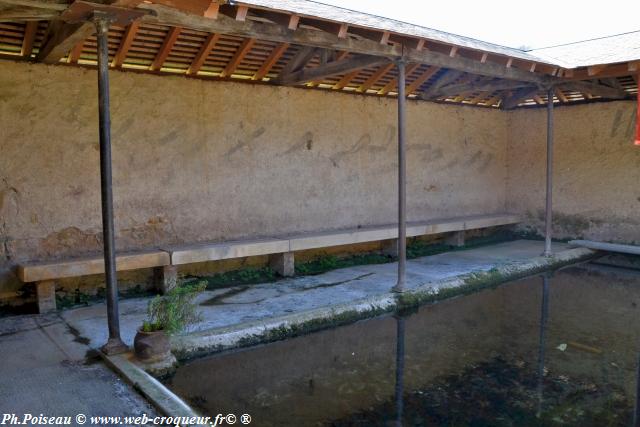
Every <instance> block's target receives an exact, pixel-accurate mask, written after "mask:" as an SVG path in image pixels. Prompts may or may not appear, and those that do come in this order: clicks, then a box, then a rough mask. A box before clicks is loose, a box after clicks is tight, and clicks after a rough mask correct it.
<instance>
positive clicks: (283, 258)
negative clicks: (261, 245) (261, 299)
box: [269, 252, 296, 277]
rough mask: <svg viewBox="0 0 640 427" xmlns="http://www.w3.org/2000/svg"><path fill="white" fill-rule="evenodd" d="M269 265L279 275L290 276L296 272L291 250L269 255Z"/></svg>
mask: <svg viewBox="0 0 640 427" xmlns="http://www.w3.org/2000/svg"><path fill="white" fill-rule="evenodd" d="M269 267H271V269H272V270H273V271H275V272H276V273H278V274H279V275H280V276H283V277H292V276H294V275H295V274H296V268H295V259H294V256H293V252H285V253H282V254H273V255H270V256H269Z"/></svg>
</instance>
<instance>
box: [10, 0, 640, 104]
mask: <svg viewBox="0 0 640 427" xmlns="http://www.w3.org/2000/svg"><path fill="white" fill-rule="evenodd" d="M115 1H116V2H118V1H119V2H121V3H122V2H124V4H126V6H127V7H135V6H139V7H141V8H144V9H145V10H153V11H154V12H155V11H156V9H153V8H155V7H157V8H160V9H157V10H159V11H160V12H162V13H160V14H158V15H157V16H156V17H153V18H151V19H146V17H145V18H143V19H140V20H138V21H135V22H133V23H132V24H129V25H125V26H121V25H112V26H111V28H110V31H109V55H110V60H111V65H112V67H113V68H116V69H123V70H139V71H144V72H150V73H157V74H182V75H188V76H190V77H194V78H205V79H216V80H220V79H225V80H233V81H250V82H254V83H259V82H261V83H271V84H273V83H275V84H291V85H298V86H301V87H306V88H316V89H325V90H332V91H344V92H352V93H362V94H370V95H378V96H395V95H397V93H396V91H397V67H395V66H394V63H393V62H390V61H391V60H392V59H393V58H391V57H392V53H393V52H396V51H398V52H407V51H409V50H411V52H412V53H411V55H408V56H407V62H408V63H407V67H406V78H407V93H408V94H409V96H410V97H411V98H417V99H424V100H429V101H439V102H449V103H459V104H470V105H476V106H484V107H499V106H502V107H505V106H507V108H510V107H515V106H526V105H536V104H544V103H546V93H547V92H546V90H545V88H544V87H543V86H544V85H542V84H541V83H540V82H542V81H554V82H563V83H564V82H566V84H562V85H559V86H557V87H556V89H554V94H555V98H554V100H555V101H556V102H558V103H574V102H580V101H590V100H596V99H605V98H608V97H609V96H608V95H609V94H612V95H611V97H612V98H617V99H620V98H623V97H625V96H632V95H633V94H636V93H637V90H638V89H637V87H638V85H637V76H638V71H637V66H638V62H637V60H636V59H637V58H636V59H634V55H633V54H632V55H630V56H629V55H628V56H627V57H628V58H630V59H629V60H628V61H627V62H619V63H615V64H606V65H600V64H589V66H577V67H574V68H566V67H562V66H559V65H555V64H554V61H553V52H549V50H547V52H546V54H545V59H541V58H540V57H538V56H537V55H534V54H535V53H537V52H531V53H526V52H523V51H519V50H517V49H510V48H505V47H501V46H496V45H492V44H490V43H484V42H478V41H474V40H472V39H468V38H464V37H460V36H455V35H451V34H447V33H441V32H437V31H435V30H430V29H426V28H422V27H416V26H411V25H409V24H404V23H398V22H396V21H391V20H384V18H378V17H371V16H370V15H363V14H358V13H356V12H350V11H344V10H343V9H339V8H334V7H330V6H324V5H322V8H325V9H326V8H328V10H324V9H323V10H320V11H319V10H318V8H317V7H316V9H314V8H313V7H315V6H317V4H315V3H312V2H307V1H305V0H295V1H292V0H288V1H273V0H252V1H251V2H242V3H237V4H234V5H233V6H232V5H229V4H221V5H218V4H217V3H215V2H214V3H211V2H210V0H189V1H183V2H182V3H183V4H182V5H181V6H180V7H178V8H176V7H173V6H174V3H175V4H178V3H180V2H176V1H173V2H172V1H171V0H157V1H153V3H155V4H149V2H145V3H144V4H140V3H141V2H140V1H135V0H115ZM76 3H80V2H76ZM16 4H18V5H16ZM24 4H29V5H30V7H25V6H24ZM43 4H44V5H45V6H46V7H43ZM276 4H278V5H279V7H280V9H278V10H275V9H270V8H268V6H272V5H276ZM31 5H38V7H33V6H31ZM51 5H53V6H51ZM118 5H119V6H120V5H122V4H118ZM304 5H307V7H306V8H305V7H303V6H304ZM170 6H172V7H170ZM287 6H288V8H287ZM68 7H69V4H67V3H64V0H59V1H56V0H21V1H16V0H0V21H4V22H0V56H1V57H3V58H6V59H23V60H30V61H35V60H40V61H43V62H54V63H58V62H59V63H63V64H71V65H89V66H92V65H95V64H96V38H95V36H94V35H90V33H86V35H85V36H82V37H80V38H79V39H78V40H77V41H75V42H74V43H73V44H69V43H67V45H68V48H67V49H66V50H64V51H61V50H60V49H57V50H56V49H55V48H56V47H57V46H56V47H54V48H53V49H54V50H53V52H54V53H55V52H58V57H55V55H53V56H52V54H51V53H50V50H51V44H52V39H55V35H56V31H58V32H59V31H60V26H61V25H71V24H65V23H64V22H63V21H62V20H61V19H60V14H61V13H64V11H65V9H66V8H68ZM322 8H321V9H322ZM179 9H182V10H179ZM176 10H178V11H179V13H180V14H179V15H176V16H178V18H175V17H174V15H171V14H167V13H166V12H167V11H169V12H171V13H174V12H175V11H176ZM43 11H44V12H43ZM340 11H343V14H342V15H340V14H339V12H340ZM347 12H348V13H347ZM311 13H315V16H310V14H311ZM354 14H355V15H354ZM318 15H322V16H318ZM166 16H169V17H170V18H166ZM194 16H195V17H196V18H195V19H193V17H194ZM362 16H369V17H370V19H369V20H368V21H365V20H363V18H362ZM7 17H9V18H7ZM341 17H342V18H343V19H342V20H339V19H340V18H341ZM38 18H42V19H38ZM45 18H46V19H45ZM358 19H360V20H359V21H358ZM380 20H382V21H380ZM163 21H166V22H163ZM168 21H179V22H168ZM354 21H358V22H360V25H356V24H355V23H354ZM209 22H211V24H209ZM192 23H193V25H192ZM363 23H364V24H367V26H364V25H362V24H363ZM185 24H186V25H185ZM256 25H257V26H256ZM373 26H375V28H374V27H373ZM209 27H211V29H217V28H219V27H220V28H224V29H229V30H228V31H229V32H228V33H226V32H224V31H203V28H209ZM409 27H411V28H409ZM280 30H282V31H280ZM261 31H262V32H261ZM263 34H264V37H263ZM316 34H317V35H318V36H319V37H322V43H324V44H323V45H322V46H323V47H319V44H320V42H317V41H316V39H317V37H316ZM639 34H640V33H639ZM302 35H304V37H302ZM309 35H311V37H309ZM333 39H335V40H336V42H335V43H333V44H330V45H329V44H328V42H325V41H324V40H333ZM305 40H312V42H311V46H310V45H306V44H305V43H304V41H305ZM635 40H636V42H637V41H640V37H636V38H635ZM372 41H373V42H374V43H373V44H372ZM367 43H368V44H367ZM607 43H609V44H612V43H613V44H615V42H614V41H611V40H609V41H607ZM627 43H628V40H627ZM325 44H327V46H328V48H327V47H324V46H325ZM343 46H346V47H349V48H350V47H351V46H354V47H355V48H354V50H351V49H348V48H342V47H343ZM361 46H372V51H371V54H370V55H365V53H368V52H363V50H362V48H361ZM635 48H636V49H638V46H636V47H635ZM394 49H395V50H394ZM563 49H568V51H571V48H566V47H563ZM45 51H46V52H45ZM59 52H62V53H59ZM387 52H390V53H389V54H387ZM636 52H637V50H636ZM45 53H47V55H48V56H45V55H44V54H45ZM380 53H382V54H383V55H385V57H384V58H381V59H382V60H380V61H377V62H376V60H375V59H376V58H378V56H377V55H379V54H380ZM541 53H545V52H541ZM402 56H404V55H402ZM374 57H375V58H374ZM51 58H53V60H51ZM372 58H373V60H372ZM423 58H424V60H422V59H423ZM591 61H592V62H593V59H591ZM557 62H559V61H555V63H557ZM567 62H573V63H577V61H576V58H570V59H569V60H567ZM354 64H355V65H354ZM359 64H360V65H359ZM333 65H336V67H334V68H331V67H332V66H333ZM484 68H486V70H487V71H486V73H485V70H484ZM325 69H330V70H332V71H331V72H324V70H325ZM503 69H504V71H502V70H503ZM321 71H322V72H321ZM314 76H320V77H317V78H314ZM529 76H530V77H529ZM513 77H516V78H513ZM520 79H522V80H520ZM543 79H553V80H543ZM576 82H579V83H582V84H578V83H576ZM592 89H593V90H592ZM598 89H602V90H603V91H604V92H602V93H601V92H600V91H599V90H598ZM614 93H615V94H616V95H617V96H613V94H614Z"/></svg>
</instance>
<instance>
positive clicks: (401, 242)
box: [393, 60, 407, 292]
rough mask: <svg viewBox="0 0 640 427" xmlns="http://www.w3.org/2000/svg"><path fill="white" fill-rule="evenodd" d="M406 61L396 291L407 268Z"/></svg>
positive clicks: (401, 87)
mask: <svg viewBox="0 0 640 427" xmlns="http://www.w3.org/2000/svg"><path fill="white" fill-rule="evenodd" d="M405 80H406V77H405V63H404V61H403V60H401V61H398V283H396V285H395V286H394V288H393V291H394V292H404V290H405V289H404V285H405V276H406V269H407V267H406V266H407V147H406V143H405V135H406V125H407V120H406V108H407V97H406V81H405Z"/></svg>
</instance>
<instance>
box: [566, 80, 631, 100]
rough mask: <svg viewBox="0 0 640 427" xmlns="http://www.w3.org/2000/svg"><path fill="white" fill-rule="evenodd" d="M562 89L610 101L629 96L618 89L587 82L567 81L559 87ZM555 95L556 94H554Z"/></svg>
mask: <svg viewBox="0 0 640 427" xmlns="http://www.w3.org/2000/svg"><path fill="white" fill-rule="evenodd" d="M560 87H562V88H563V89H567V90H574V91H576V92H581V93H585V92H588V93H590V94H592V95H596V96H602V97H604V98H610V99H624V98H628V97H630V96H631V94H629V93H628V92H625V91H624V90H623V89H621V88H618V87H611V86H605V85H602V84H598V83H594V82H588V81H569V82H565V83H562V84H561V85H560ZM556 95H557V94H556Z"/></svg>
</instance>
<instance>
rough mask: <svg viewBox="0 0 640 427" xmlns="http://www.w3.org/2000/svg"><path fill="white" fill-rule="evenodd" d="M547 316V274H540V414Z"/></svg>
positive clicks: (539, 411)
mask: <svg viewBox="0 0 640 427" xmlns="http://www.w3.org/2000/svg"><path fill="white" fill-rule="evenodd" d="M548 318H549V274H547V273H545V274H543V275H542V308H541V310H540V335H539V336H540V341H539V343H538V410H537V412H536V416H537V417H538V418H540V415H541V414H542V391H543V387H544V354H545V351H544V347H545V344H546V341H547V340H546V331H547V319H548Z"/></svg>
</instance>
